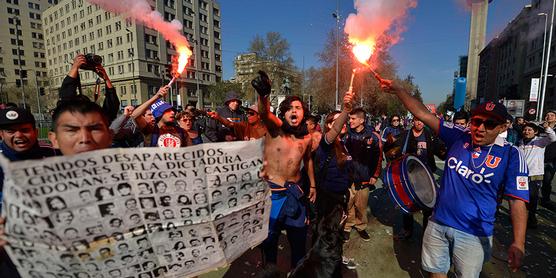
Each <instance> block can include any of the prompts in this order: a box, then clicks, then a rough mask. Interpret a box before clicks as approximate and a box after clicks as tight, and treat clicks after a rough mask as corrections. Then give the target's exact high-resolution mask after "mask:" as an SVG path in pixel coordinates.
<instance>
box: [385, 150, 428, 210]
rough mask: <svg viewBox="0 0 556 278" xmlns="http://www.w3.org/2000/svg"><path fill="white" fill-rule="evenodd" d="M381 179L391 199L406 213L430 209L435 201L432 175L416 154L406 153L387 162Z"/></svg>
mask: <svg viewBox="0 0 556 278" xmlns="http://www.w3.org/2000/svg"><path fill="white" fill-rule="evenodd" d="M383 181H384V184H385V185H386V186H387V187H388V192H389V193H390V197H391V198H392V200H394V202H395V203H396V204H397V205H398V206H400V208H401V209H402V210H403V211H404V212H406V213H413V212H416V211H419V210H421V209H426V208H429V209H432V208H433V207H434V204H435V203H436V183H435V182H434V178H433V175H432V174H431V172H430V170H429V168H428V167H427V166H426V165H425V164H424V163H423V162H422V161H421V160H420V159H419V158H418V157H416V156H413V155H407V154H406V155H404V156H402V157H400V158H398V159H396V160H393V161H391V162H390V163H388V165H387V166H386V170H385V172H384V175H383Z"/></svg>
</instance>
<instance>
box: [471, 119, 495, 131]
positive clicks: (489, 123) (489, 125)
mask: <svg viewBox="0 0 556 278" xmlns="http://www.w3.org/2000/svg"><path fill="white" fill-rule="evenodd" d="M482 124H484V125H485V128H486V129H495V128H496V127H497V126H498V125H501V124H502V123H501V122H499V121H494V120H491V119H487V120H483V119H479V118H472V119H471V125H473V126H476V127H479V126H481V125H482Z"/></svg>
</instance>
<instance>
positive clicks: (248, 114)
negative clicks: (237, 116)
mask: <svg viewBox="0 0 556 278" xmlns="http://www.w3.org/2000/svg"><path fill="white" fill-rule="evenodd" d="M255 115H257V113H255V112H251V111H249V112H247V116H255Z"/></svg>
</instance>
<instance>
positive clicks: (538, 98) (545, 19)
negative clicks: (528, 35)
mask: <svg viewBox="0 0 556 278" xmlns="http://www.w3.org/2000/svg"><path fill="white" fill-rule="evenodd" d="M538 15H539V16H544V36H543V37H544V38H543V43H542V60H541V76H540V78H539V80H540V82H543V79H542V78H543V69H544V52H545V51H546V26H547V24H548V14H547V13H539V14H538ZM541 88H542V87H541V86H539V90H538V92H537V94H538V95H539V96H538V97H537V111H536V112H537V117H536V119H537V121H540V120H541V118H542V115H541V114H539V106H540V104H541V102H540V100H541V99H540V95H541Z"/></svg>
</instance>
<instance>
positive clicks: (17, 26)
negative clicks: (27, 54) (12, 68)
mask: <svg viewBox="0 0 556 278" xmlns="http://www.w3.org/2000/svg"><path fill="white" fill-rule="evenodd" d="M13 19H14V21H15V37H16V40H17V60H18V64H19V80H21V101H23V109H26V108H27V105H26V104H25V84H24V82H23V68H22V67H21V50H20V49H19V18H18V17H17V16H14V17H13Z"/></svg>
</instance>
